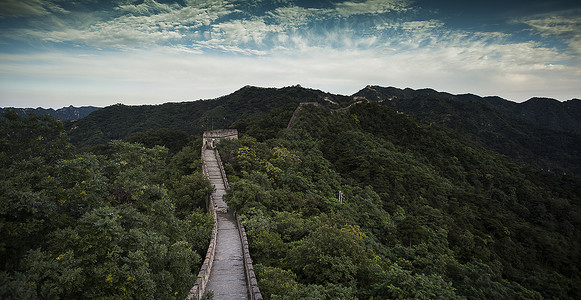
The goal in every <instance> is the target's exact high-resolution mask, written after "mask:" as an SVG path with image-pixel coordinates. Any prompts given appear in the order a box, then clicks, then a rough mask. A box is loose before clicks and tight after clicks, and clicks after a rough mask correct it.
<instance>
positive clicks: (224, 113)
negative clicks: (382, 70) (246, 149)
mask: <svg viewBox="0 0 581 300" xmlns="http://www.w3.org/2000/svg"><path fill="white" fill-rule="evenodd" d="M350 100H351V98H350V97H347V96H340V95H333V94H330V93H326V92H323V91H319V90H313V89H306V88H302V87H300V86H291V87H285V88H280V89H276V88H260V87H252V86H246V87H243V88H241V89H240V90H238V91H235V92H234V93H232V94H230V95H226V96H223V97H220V98H217V99H212V100H199V101H191V102H182V103H165V104H161V105H142V106H126V105H121V104H117V105H113V106H108V107H105V108H103V109H100V110H98V111H95V112H94V113H93V114H91V115H89V116H87V117H86V118H83V119H81V120H78V121H75V122H71V123H69V124H68V128H67V129H68V132H69V136H70V138H71V142H72V143H73V144H75V145H77V146H80V147H90V146H95V145H99V144H104V143H107V142H108V141H109V140H111V139H124V138H126V137H129V136H131V135H134V134H138V133H139V132H144V131H147V130H160V129H169V130H172V131H181V132H185V133H187V134H189V135H194V136H201V135H202V132H204V131H205V130H207V129H209V128H227V127H230V126H231V125H232V124H234V123H235V122H237V121H238V120H241V119H247V118H253V117H258V116H262V115H264V114H265V113H267V112H269V111H271V110H273V109H280V108H284V109H283V110H284V111H285V112H286V114H285V115H283V116H280V117H279V120H278V121H280V122H288V120H289V119H290V117H291V115H292V112H293V111H294V109H295V108H296V106H297V105H298V103H300V102H317V103H320V104H321V105H339V104H340V103H345V102H348V101H350ZM333 103H337V104H333ZM287 116H288V118H287ZM239 125H240V126H244V125H243V124H239ZM284 125H285V126H286V123H285V124H284Z"/></svg>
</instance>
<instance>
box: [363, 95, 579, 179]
mask: <svg viewBox="0 0 581 300" xmlns="http://www.w3.org/2000/svg"><path fill="white" fill-rule="evenodd" d="M355 95H356V96H359V97H365V98H367V99H369V100H374V101H378V102H381V104H382V105H385V106H390V107H393V108H395V109H397V110H399V111H401V112H405V113H407V114H410V115H412V116H414V117H415V118H419V119H425V120H427V121H429V122H436V123H438V124H441V125H444V126H446V127H449V128H451V129H454V130H455V131H457V132H459V133H462V134H464V135H465V136H467V137H469V138H470V139H472V140H475V141H478V142H480V143H482V144H483V145H486V146H487V147H489V148H491V149H493V150H495V151H497V152H499V153H502V154H505V155H507V156H510V157H512V158H515V159H517V160H520V161H523V162H526V163H528V164H530V165H533V166H536V167H538V168H542V169H544V170H549V171H552V172H557V173H574V174H581V150H580V149H581V100H579V99H574V100H569V101H565V102H559V101H557V100H555V99H546V98H532V99H530V100H528V101H526V102H524V103H515V102H511V101H507V100H504V99H502V98H499V97H485V98H482V97H479V96H476V95H471V94H466V95H451V94H448V93H441V92H436V91H434V90H430V89H425V90H412V89H405V90H400V89H397V88H384V87H378V86H373V87H371V86H369V87H367V88H365V89H363V90H361V91H359V92H358V93H356V94H355Z"/></svg>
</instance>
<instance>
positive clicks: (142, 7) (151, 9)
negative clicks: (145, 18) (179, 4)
mask: <svg viewBox="0 0 581 300" xmlns="http://www.w3.org/2000/svg"><path fill="white" fill-rule="evenodd" d="M173 6H174V7H172V6H170V5H168V4H162V3H158V2H156V1H155V0H145V1H143V3H141V4H138V5H135V4H126V5H119V6H118V7H117V8H116V9H117V10H119V11H123V12H126V13H130V14H134V15H152V14H157V13H167V12H171V11H172V9H173V8H175V5H173Z"/></svg>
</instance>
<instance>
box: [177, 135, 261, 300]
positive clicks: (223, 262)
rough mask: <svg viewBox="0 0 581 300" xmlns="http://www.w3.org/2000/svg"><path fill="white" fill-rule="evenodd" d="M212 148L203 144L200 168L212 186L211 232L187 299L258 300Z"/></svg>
mask: <svg viewBox="0 0 581 300" xmlns="http://www.w3.org/2000/svg"><path fill="white" fill-rule="evenodd" d="M204 135H205V136H204V137H206V134H204ZM212 138H215V136H212ZM228 138H230V137H228ZM212 146H213V143H206V142H205V143H204V146H203V148H202V168H203V171H204V174H205V175H206V176H207V177H208V178H209V179H210V183H211V184H212V185H213V186H214V192H213V193H212V195H211V196H210V198H209V203H208V211H210V212H213V215H214V220H215V223H214V231H213V234H212V238H211V241H210V246H209V247H208V253H207V254H206V260H205V261H204V264H203V265H202V268H201V269H200V273H199V274H198V280H197V281H196V284H195V285H194V287H193V288H192V289H191V290H190V294H189V295H188V298H187V299H201V297H202V296H203V295H204V294H205V293H207V292H208V291H212V292H213V293H214V299H215V300H221V299H250V300H262V295H261V294H260V290H259V288H258V283H257V281H256V277H255V275H254V268H253V266H252V259H251V258H250V253H249V251H248V241H247V239H246V233H245V230H244V227H242V224H241V223H240V219H239V218H238V216H235V214H233V213H232V212H231V211H230V209H229V208H228V205H227V204H226V203H225V202H224V200H223V199H222V197H223V196H224V195H225V194H226V190H227V189H228V188H229V185H228V179H227V178H226V173H225V172H224V167H223V166H222V162H221V160H220V154H219V153H218V150H216V149H214V148H213V147H212ZM214 233H215V234H214Z"/></svg>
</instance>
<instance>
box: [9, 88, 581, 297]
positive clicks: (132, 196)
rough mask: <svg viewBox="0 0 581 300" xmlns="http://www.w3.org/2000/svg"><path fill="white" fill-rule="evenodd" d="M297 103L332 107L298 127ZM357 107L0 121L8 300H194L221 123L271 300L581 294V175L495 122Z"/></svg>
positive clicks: (304, 117) (235, 188)
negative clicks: (213, 143)
mask: <svg viewBox="0 0 581 300" xmlns="http://www.w3.org/2000/svg"><path fill="white" fill-rule="evenodd" d="M425 97H427V96H425ZM300 102H317V103H319V105H317V106H315V105H304V106H303V108H302V109H301V110H300V113H299V114H298V117H297V118H296V120H295V122H294V123H293V126H292V128H287V124H288V122H289V120H290V118H291V116H292V115H293V111H294V110H295V109H296V108H297V105H298V103H300ZM331 102H336V104H332V103H331ZM354 102H355V99H353V98H350V97H344V96H337V95H331V94H327V93H323V92H321V91H313V90H307V89H302V88H300V87H288V88H283V89H279V90H277V89H259V88H252V87H245V88H243V89H241V90H239V91H237V92H235V93H233V94H231V95H228V96H224V97H221V98H218V99H215V100H208V101H195V102H191V103H175V104H164V105H160V106H139V107H129V106H123V105H115V106H111V107H108V108H104V109H100V110H98V111H95V112H93V113H92V114H91V115H89V116H88V117H86V118H84V119H81V120H78V121H74V122H60V121H56V120H54V119H52V118H51V117H47V116H37V115H26V116H20V115H18V114H17V113H15V112H13V111H7V112H5V113H4V115H3V116H1V117H0V161H1V163H2V164H1V165H0V172H1V174H2V175H1V176H0V228H1V230H0V234H1V239H0V260H1V262H2V264H1V265H0V266H1V269H0V298H2V299H46V298H49V299H79V298H82V299H85V298H109V299H184V298H185V297H186V295H187V292H188V291H189V289H190V288H191V287H192V286H193V284H194V282H195V280H196V276H197V274H198V271H199V268H200V266H201V264H202V260H203V257H204V256H205V253H206V249H207V246H208V243H209V239H210V234H211V229H212V226H213V221H212V217H211V216H210V215H209V214H207V213H206V211H205V207H206V199H207V198H208V195H209V194H210V193H211V191H212V187H211V185H210V183H209V181H208V180H207V179H206V178H205V177H204V176H203V175H202V174H201V170H200V163H201V162H200V148H201V134H202V132H203V131H204V130H206V129H211V128H212V127H213V128H236V129H238V132H239V135H240V138H239V139H238V140H225V141H222V142H221V143H220V144H218V149H219V152H220V155H221V158H222V161H223V163H224V167H225V170H226V173H227V175H228V180H229V182H230V186H231V188H230V190H228V191H227V194H226V195H225V198H224V199H225V201H226V202H227V203H228V205H229V206H230V207H231V208H232V209H234V210H236V212H237V214H238V215H240V217H241V219H242V223H243V225H244V227H245V229H246V232H247V235H248V240H249V244H250V254H251V256H252V259H253V263H254V270H255V273H256V276H257V279H258V283H259V287H260V290H261V292H262V295H263V296H264V298H265V299H580V298H581V272H580V268H581V176H579V175H575V174H569V175H564V174H562V173H555V172H547V171H545V170H541V169H540V167H539V166H538V165H534V164H533V165H530V164H526V163H525V162H523V161H526V160H524V159H520V158H521V157H522V156H523V155H522V154H523V153H522V152H519V155H516V156H514V157H508V156H505V155H502V154H499V153H498V152H495V150H493V149H494V147H490V146H488V143H487V141H488V140H486V141H483V140H482V138H483V137H485V136H490V137H494V138H496V140H497V141H498V142H499V143H504V141H505V138H506V137H507V136H509V135H503V134H504V133H502V132H499V131H494V130H497V128H495V127H488V129H486V132H485V133H484V135H477V134H476V133H477V132H476V131H469V130H468V131H463V130H460V129H458V128H454V127H453V126H447V123H446V122H438V121H437V120H433V119H430V118H425V117H422V118H418V117H412V116H413V114H410V115H408V114H406V113H402V112H400V111H398V108H394V107H390V105H385V103H378V101H377V102H376V101H367V102H366V101H363V102H362V103H359V104H354V105H352V106H350V107H349V108H348V109H345V107H347V105H349V104H352V103H354ZM446 105H448V104H446ZM341 107H343V109H340V108H341ZM444 115H445V112H442V114H441V115H440V114H438V115H437V116H434V118H436V119H437V118H441V117H442V116H444ZM487 115H488V113H486V114H481V115H479V116H478V117H479V118H480V119H478V120H479V121H478V122H480V121H482V122H485V121H486V122H490V119H486V118H488V117H486V116H487ZM495 116H498V115H495ZM457 117H458V116H455V118H457ZM464 117H465V118H469V117H470V116H469V115H466V116H464ZM474 118H475V119H476V117H474ZM502 118H504V117H503V116H501V117H499V119H498V120H503V119H502ZM439 120H441V119H439ZM472 123H474V122H472V121H470V120H466V122H465V123H463V124H467V125H466V126H467V127H468V126H472V125H474V124H472ZM514 128H516V127H514ZM519 128H520V127H519ZM523 128H524V127H523ZM521 129H522V128H521ZM521 129H519V130H521ZM511 130H512V129H511ZM523 130H524V129H523ZM519 132H520V131H519ZM537 133H538V132H536V131H531V132H530V133H528V138H529V139H530V141H533V140H538V141H541V140H542V139H540V138H539V137H540V136H541V135H537ZM545 133H547V132H546V131H543V134H545ZM574 139H575V141H576V139H577V136H575V138H574ZM492 140H494V139H492ZM528 141H529V140H527V143H528ZM525 144H526V143H525ZM503 145H504V144H503ZM535 145H536V144H535ZM489 147H490V148H489ZM567 149H568V148H566V147H564V148H560V150H559V151H565V152H566V151H569V150H567ZM514 150H515V151H517V152H518V151H521V150H522V149H521V148H514ZM496 151H498V150H496ZM507 155H508V154H507ZM527 155H528V154H527ZM531 155H534V153H533V154H531ZM571 155H572V156H571V157H568V158H567V159H569V160H572V161H574V160H575V157H576V155H577V154H576V153H573V154H571ZM536 157H537V156H534V157H533V158H536ZM546 162H547V163H549V164H551V163H552V162H551V161H550V160H546ZM553 163H556V165H558V166H564V165H565V163H566V162H565V160H564V159H562V160H559V161H556V162H553ZM577 163H578V162H577Z"/></svg>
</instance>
